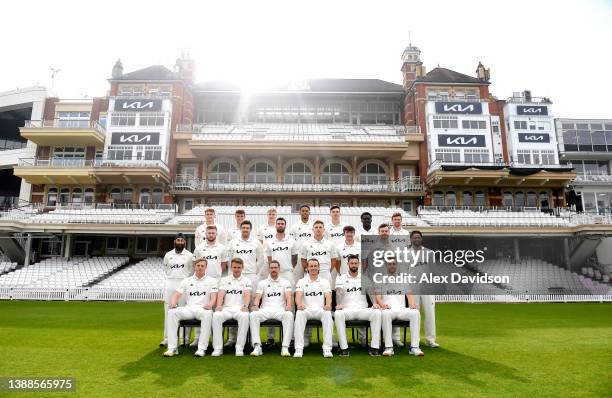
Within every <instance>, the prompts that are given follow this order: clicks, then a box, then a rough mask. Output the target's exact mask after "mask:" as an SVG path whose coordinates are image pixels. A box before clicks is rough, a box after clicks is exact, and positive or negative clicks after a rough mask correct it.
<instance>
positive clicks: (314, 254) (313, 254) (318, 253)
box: [310, 250, 327, 256]
mask: <svg viewBox="0 0 612 398" xmlns="http://www.w3.org/2000/svg"><path fill="white" fill-rule="evenodd" d="M310 255H311V256H327V251H326V250H323V251H321V252H312V253H310Z"/></svg>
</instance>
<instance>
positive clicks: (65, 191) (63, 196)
mask: <svg viewBox="0 0 612 398" xmlns="http://www.w3.org/2000/svg"><path fill="white" fill-rule="evenodd" d="M59 202H60V204H66V203H69V202H70V188H62V189H60V195H59Z"/></svg>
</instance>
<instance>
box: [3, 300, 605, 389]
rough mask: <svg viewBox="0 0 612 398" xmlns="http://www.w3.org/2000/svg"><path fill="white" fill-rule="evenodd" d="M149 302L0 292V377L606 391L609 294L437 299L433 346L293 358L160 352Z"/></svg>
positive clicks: (117, 385) (157, 385)
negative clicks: (498, 300)
mask: <svg viewBox="0 0 612 398" xmlns="http://www.w3.org/2000/svg"><path fill="white" fill-rule="evenodd" d="M161 308H162V307H161V304H159V303H105V302H15V301H2V302H0V314H1V315H0V376H45V377H49V376H72V377H75V378H76V384H77V392H76V393H63V394H60V393H53V394H52V396H62V395H64V396H76V395H78V396H88V397H119V396H130V397H139V396H160V397H161V396H164V397H171V396H181V395H182V396H194V395H196V394H197V395H200V396H240V397H245V396H253V397H254V396H261V397H271V396H282V397H293V396H301V397H317V396H330V395H334V396H336V397H339V396H375V395H377V396H381V397H395V396H402V397H406V396H436V397H442V396H452V397H479V396H495V397H517V396H530V397H540V396H542V397H553V396H555V397H562V396H563V397H570V396H571V397H587V396H590V397H604V396H608V397H609V396H612V381H611V380H612V379H611V377H610V375H611V374H612V305H610V304H597V303H593V304H591V303H588V304H581V303H580V304H438V306H437V314H438V317H437V318H438V340H439V343H440V344H441V345H442V348H440V349H428V348H427V347H423V350H424V351H425V357H423V358H416V357H412V356H408V355H407V353H406V351H405V350H396V355H395V356H394V357H391V358H384V357H379V358H370V357H369V356H367V353H366V351H365V350H362V349H357V348H353V349H352V352H351V357H349V358H340V357H338V356H335V357H334V358H333V359H324V358H323V357H322V356H321V351H320V347H319V346H317V345H311V346H310V347H309V348H308V349H307V350H306V352H305V357H304V358H302V359H293V358H281V357H280V356H279V355H278V352H279V351H278V350H276V351H274V352H269V351H268V352H266V353H265V355H264V356H263V357H259V358H252V357H249V356H246V357H243V358H236V357H234V356H233V355H225V356H223V357H221V358H212V357H210V356H207V357H205V358H202V359H196V358H194V357H193V356H192V354H193V351H194V350H193V349H187V350H182V353H181V355H180V356H179V357H175V358H163V357H162V356H161V353H162V349H161V348H159V347H158V343H159V341H160V339H161V329H160V326H161V323H162V320H161V312H162V310H161ZM315 335H316V334H315ZM2 395H3V393H0V396H2ZM4 395H6V394H4ZM13 395H15V396H19V397H25V396H40V393H15V394H13Z"/></svg>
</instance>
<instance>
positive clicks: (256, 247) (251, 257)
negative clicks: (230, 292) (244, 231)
mask: <svg viewBox="0 0 612 398" xmlns="http://www.w3.org/2000/svg"><path fill="white" fill-rule="evenodd" d="M236 257H238V258H241V259H242V261H244V269H243V270H242V273H243V274H245V275H247V274H255V275H257V274H259V273H260V271H261V267H262V266H263V246H262V245H261V243H259V241H258V240H257V239H255V238H253V237H252V236H250V237H249V239H247V240H243V239H242V238H239V239H234V240H232V241H231V242H230V243H229V246H228V248H227V259H228V261H232V259H233V258H236Z"/></svg>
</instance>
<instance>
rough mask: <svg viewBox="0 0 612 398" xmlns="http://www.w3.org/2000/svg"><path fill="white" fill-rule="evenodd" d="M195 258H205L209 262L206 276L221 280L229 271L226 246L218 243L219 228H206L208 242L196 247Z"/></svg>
mask: <svg viewBox="0 0 612 398" xmlns="http://www.w3.org/2000/svg"><path fill="white" fill-rule="evenodd" d="M193 256H194V257H195V258H203V259H205V260H206V262H207V264H208V265H207V266H206V275H207V276H210V277H211V278H215V279H216V280H217V281H219V280H220V279H221V275H222V274H223V272H225V270H226V269H227V250H226V248H225V246H224V245H222V244H221V243H219V242H218V241H217V227H216V226H214V225H209V226H208V227H206V240H205V241H204V242H203V243H200V244H199V245H198V246H196V248H195V250H194V251H193Z"/></svg>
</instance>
